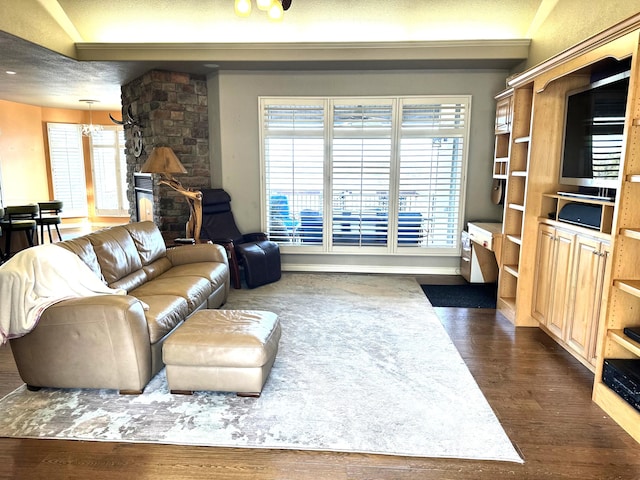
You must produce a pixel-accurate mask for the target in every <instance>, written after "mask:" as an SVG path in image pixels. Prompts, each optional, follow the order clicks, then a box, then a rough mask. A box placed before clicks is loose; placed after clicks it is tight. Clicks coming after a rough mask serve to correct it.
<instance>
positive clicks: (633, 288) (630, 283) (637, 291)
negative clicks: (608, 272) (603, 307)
mask: <svg viewBox="0 0 640 480" xmlns="http://www.w3.org/2000/svg"><path fill="white" fill-rule="evenodd" d="M613 286H614V287H618V288H619V289H620V290H622V291H623V292H625V293H628V294H629V295H633V296H634V297H640V280H614V281H613Z"/></svg>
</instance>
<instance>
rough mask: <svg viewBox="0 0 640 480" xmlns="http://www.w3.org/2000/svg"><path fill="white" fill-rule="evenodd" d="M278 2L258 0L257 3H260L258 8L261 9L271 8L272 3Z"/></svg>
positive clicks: (274, 0)
mask: <svg viewBox="0 0 640 480" xmlns="http://www.w3.org/2000/svg"><path fill="white" fill-rule="evenodd" d="M274 3H277V1H276V0H256V4H257V5H258V8H259V9H260V10H265V11H267V10H269V9H270V8H271V5H272V4H274Z"/></svg>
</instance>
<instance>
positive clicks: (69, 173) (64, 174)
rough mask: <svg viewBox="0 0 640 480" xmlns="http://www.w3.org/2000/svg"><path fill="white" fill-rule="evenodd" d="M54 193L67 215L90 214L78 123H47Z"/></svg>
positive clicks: (64, 213) (81, 215)
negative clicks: (88, 212)
mask: <svg viewBox="0 0 640 480" xmlns="http://www.w3.org/2000/svg"><path fill="white" fill-rule="evenodd" d="M47 132H48V138H49V158H50V162H51V177H52V182H53V195H54V198H55V199H56V200H62V202H63V205H64V207H63V211H62V214H63V215H64V216H65V217H86V216H87V186H86V183H85V173H84V156H83V153H82V136H81V133H80V127H79V126H78V125H72V124H63V123H47Z"/></svg>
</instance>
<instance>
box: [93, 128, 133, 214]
mask: <svg viewBox="0 0 640 480" xmlns="http://www.w3.org/2000/svg"><path fill="white" fill-rule="evenodd" d="M124 142H125V140H124V130H123V129H122V127H117V126H106V127H104V130H101V131H99V132H94V133H92V134H91V166H92V171H93V186H94V187H93V188H94V198H95V213H96V215H99V216H109V215H111V216H127V215H128V214H129V213H128V212H129V201H128V200H127V178H126V173H127V164H126V157H125V143H124Z"/></svg>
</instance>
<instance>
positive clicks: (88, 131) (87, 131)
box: [80, 99, 104, 137]
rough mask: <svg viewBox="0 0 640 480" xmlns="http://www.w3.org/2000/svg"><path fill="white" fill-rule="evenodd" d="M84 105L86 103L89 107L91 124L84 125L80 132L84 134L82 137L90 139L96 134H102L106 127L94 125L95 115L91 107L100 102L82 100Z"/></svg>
mask: <svg viewBox="0 0 640 480" xmlns="http://www.w3.org/2000/svg"><path fill="white" fill-rule="evenodd" d="M80 101H81V102H82V103H86V104H87V105H89V124H88V125H87V124H86V123H85V124H82V125H81V126H80V129H81V130H80V131H81V132H82V135H84V136H85V137H90V136H91V135H92V134H94V133H96V132H100V131H101V130H102V129H103V128H104V127H103V126H102V125H94V124H93V115H92V112H91V107H92V106H93V104H94V103H98V100H86V99H84V100H80Z"/></svg>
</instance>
